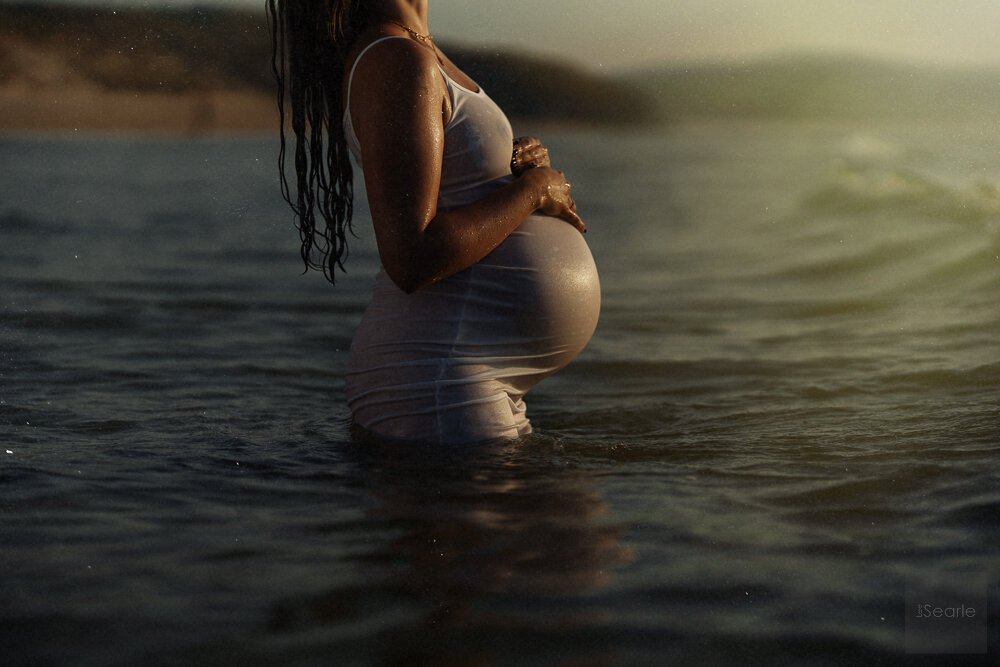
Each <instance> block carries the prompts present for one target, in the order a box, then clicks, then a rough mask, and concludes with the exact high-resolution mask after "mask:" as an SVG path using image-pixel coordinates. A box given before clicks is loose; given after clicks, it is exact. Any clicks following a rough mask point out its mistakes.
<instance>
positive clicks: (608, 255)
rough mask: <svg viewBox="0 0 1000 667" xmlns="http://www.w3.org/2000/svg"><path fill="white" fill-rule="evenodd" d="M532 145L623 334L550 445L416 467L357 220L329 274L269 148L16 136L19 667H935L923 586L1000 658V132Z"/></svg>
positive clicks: (420, 459) (563, 387)
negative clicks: (355, 402)
mask: <svg viewBox="0 0 1000 667" xmlns="http://www.w3.org/2000/svg"><path fill="white" fill-rule="evenodd" d="M516 129H518V130H519V133H527V132H530V131H532V129H533V128H516ZM538 133H539V134H541V136H542V137H543V139H544V140H546V142H547V143H548V144H549V146H550V148H551V150H552V154H553V156H554V161H555V163H556V165H557V166H560V167H561V168H563V169H565V170H566V172H567V173H568V175H569V177H570V179H571V180H572V181H573V183H574V195H575V196H576V198H577V201H578V204H579V208H580V211H581V214H582V215H583V217H584V219H585V220H586V222H587V223H588V226H589V228H590V232H589V233H588V235H587V240H588V242H589V243H590V244H591V247H592V249H593V252H594V255H595V258H596V261H597V264H598V267H599V270H600V272H601V279H602V286H603V310H602V318H601V322H600V325H599V327H598V330H597V332H596V334H595V337H594V339H593V341H592V342H591V344H590V346H589V347H588V348H587V350H586V351H585V352H584V353H583V354H582V355H581V356H580V357H579V358H578V359H577V360H576V361H575V362H574V363H573V364H572V365H571V366H570V367H568V368H567V369H565V370H564V371H563V372H562V373H560V374H559V375H557V376H555V377H553V378H550V379H549V380H547V381H546V382H544V383H542V384H541V385H540V386H539V387H538V388H537V389H536V390H535V391H534V392H533V393H532V394H530V395H529V397H528V408H529V416H530V417H531V419H532V421H533V423H534V424H535V426H536V429H537V433H536V434H535V435H533V436H532V437H530V438H528V439H526V440H524V441H521V442H516V443H511V444H509V445H504V446H497V447H490V448H476V449H469V448H458V449H455V450H433V449H423V448H414V449H412V450H405V451H403V450H398V449H387V450H383V449H380V448H374V447H363V446H360V445H358V444H356V443H352V442H351V440H350V437H349V434H348V425H347V412H346V409H345V405H344V398H343V368H344V360H345V354H346V349H347V348H348V346H349V343H350V339H351V335H352V332H353V329H354V326H355V325H356V323H357V322H358V320H359V318H360V316H361V313H362V310H363V308H364V306H365V303H366V300H367V295H368V290H369V287H370V284H371V280H372V277H373V275H374V271H375V267H376V262H377V257H376V255H375V252H374V248H373V243H372V238H371V233H370V230H369V228H368V226H367V225H366V224H365V216H366V212H365V208H364V205H363V203H362V204H361V206H359V209H360V210H359V215H358V225H357V227H358V234H359V237H360V238H359V239H357V240H356V241H355V242H354V244H353V246H352V255H351V258H350V260H349V269H350V273H349V274H347V275H346V276H344V277H343V278H342V279H341V280H340V282H339V283H338V285H337V286H336V287H330V286H329V285H328V284H326V283H325V282H324V281H323V280H322V279H321V278H320V277H319V276H317V275H315V274H313V275H307V276H302V275H299V272H300V265H299V264H298V258H297V241H296V234H295V231H294V229H293V227H292V225H291V218H290V213H289V212H288V211H287V209H286V208H284V204H283V202H281V200H280V198H279V196H278V192H277V190H276V181H275V172H274V169H275V167H274V162H275V148H276V146H275V141H274V139H273V138H271V137H236V138H233V137H229V138H196V139H178V138H156V137H141V136H117V137H108V136H82V137H76V136H51V137H41V136H8V137H6V138H3V139H0V153H2V155H3V156H4V159H3V161H2V162H0V285H2V287H0V294H2V299H0V435H2V440H3V443H2V446H0V521H2V524H0V540H2V544H0V653H2V654H3V655H4V656H6V657H5V660H4V662H5V664H8V665H29V664H30V665H40V664H52V665H68V664H72V665H131V664H156V665H160V664H163V665H170V664H205V665H215V664H234V665H235V664H239V665H254V664H260V665H272V664H288V665H314V664H315V665H320V664H322V665H330V664H336V665H355V664H357V665H366V664H371V665H393V664H399V665H416V664H448V665H466V664H469V665H579V664H585V665H619V664H621V665H634V664H650V665H653V664H656V665H661V664H742V665H756V664H759V665H770V664H799V665H827V664H830V665H832V664H846V663H851V664H885V665H892V664H910V663H912V662H914V661H916V660H919V659H920V657H921V656H918V655H916V654H913V653H907V648H908V644H907V641H908V640H912V639H913V636H912V635H913V633H912V632H911V633H910V634H908V633H907V631H906V629H905V622H904V613H905V610H906V603H907V594H908V593H911V592H912V591H920V590H924V589H930V588H935V589H939V590H945V591H946V592H947V594H948V595H951V596H953V597H955V598H956V599H961V600H970V601H972V600H974V601H979V600H988V604H989V606H988V611H987V610H982V614H981V617H982V616H984V615H985V617H986V618H985V620H986V621H987V625H988V628H989V632H988V635H987V633H986V632H985V631H984V632H983V636H984V637H987V638H986V639H984V640H983V641H986V642H988V645H986V644H984V645H983V646H982V648H984V649H985V648H988V653H986V654H983V655H951V656H945V657H944V658H945V659H947V660H950V662H948V663H947V664H956V660H958V659H962V660H972V661H979V662H981V663H982V664H987V662H988V661H989V660H991V659H992V660H996V658H997V655H1000V638H998V633H1000V624H998V617H1000V613H998V609H1000V559H998V558H997V553H998V548H1000V531H998V528H1000V472H998V470H1000V467H998V464H1000V400H998V399H1000V336H998V332H1000V298H998V297H1000V132H998V131H997V127H996V125H995V124H992V125H974V124H966V125H962V124H954V125H946V124H938V125H933V126H930V125H928V126H922V125H894V124H889V123H886V124H860V123H854V124H851V123H835V122H826V123H823V122H810V123H805V122H803V123H795V124H793V123H755V122H749V121H748V122H739V123H736V122H734V123H721V122H720V123H703V124H696V123H691V124H682V125H677V126H674V127H671V128H667V129H666V130H657V131H642V132H638V131H637V132H596V131H570V130H561V131H549V132H544V129H540V130H538ZM977 604H981V603H977ZM942 632H943V633H944V634H947V633H946V632H945V631H942ZM932 639H933V638H932ZM932 643H933V642H932ZM910 648H911V650H912V648H913V647H912V646H910ZM951 650H952V651H954V649H951ZM939 657H940V656H939ZM920 664H923V663H920ZM932 664H945V663H932Z"/></svg>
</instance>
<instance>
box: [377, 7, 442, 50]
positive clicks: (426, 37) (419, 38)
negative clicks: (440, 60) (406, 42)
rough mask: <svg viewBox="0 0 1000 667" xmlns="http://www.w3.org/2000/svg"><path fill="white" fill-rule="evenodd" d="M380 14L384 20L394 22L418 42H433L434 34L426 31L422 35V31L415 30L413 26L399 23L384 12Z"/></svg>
mask: <svg viewBox="0 0 1000 667" xmlns="http://www.w3.org/2000/svg"><path fill="white" fill-rule="evenodd" d="M382 16H384V17H385V20H386V21H388V22H389V23H394V24H396V25H398V26H399V27H400V28H402V29H403V30H405V31H406V32H408V33H410V37H412V38H413V39H415V40H417V41H419V42H423V43H424V44H431V45H433V44H434V35H432V34H430V33H427V34H426V35H424V34H422V33H419V32H417V31H416V30H414V29H413V28H409V27H407V26H406V25H404V24H402V23H400V22H399V21H397V20H396V19H393V18H389V17H388V16H385V15H384V14H383V15H382Z"/></svg>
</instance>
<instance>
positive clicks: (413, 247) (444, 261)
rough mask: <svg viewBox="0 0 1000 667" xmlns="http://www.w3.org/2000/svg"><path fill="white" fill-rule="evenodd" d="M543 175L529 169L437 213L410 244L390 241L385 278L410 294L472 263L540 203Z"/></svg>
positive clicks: (384, 260) (515, 227)
mask: <svg viewBox="0 0 1000 667" xmlns="http://www.w3.org/2000/svg"><path fill="white" fill-rule="evenodd" d="M545 177H546V175H545V174H542V173H541V172H539V173H532V172H527V173H525V174H524V175H522V176H520V177H519V178H517V179H515V180H514V181H512V182H510V183H508V184H506V185H504V186H503V187H500V188H498V189H496V190H494V191H493V192H491V193H490V194H489V195H487V196H486V197H484V198H482V199H479V200H477V201H475V202H472V203H470V204H466V205H464V206H460V207H457V208H453V209H448V210H444V211H438V212H437V213H436V214H435V215H434V217H433V218H432V219H431V220H430V221H429V222H428V223H427V225H426V226H425V227H424V228H423V230H422V231H421V232H420V233H418V234H416V235H414V236H413V237H411V238H410V239H409V240H408V242H403V243H391V244H390V245H392V246H394V250H395V251H394V252H393V251H388V250H389V249H388V248H385V249H382V248H380V253H381V254H382V257H383V265H384V266H385V269H386V272H387V273H388V274H389V277H390V278H391V279H392V281H393V282H394V283H396V285H397V286H398V287H399V288H400V289H402V290H403V291H404V292H407V293H411V292H414V291H416V290H418V289H420V288H421V287H424V286H426V285H429V284H432V283H435V282H437V281H439V280H441V279H443V278H447V277H448V276H450V275H453V274H455V273H458V272H459V271H461V270H463V269H466V268H468V267H470V266H472V265H473V264H475V263H476V262H478V261H479V260H481V259H482V258H483V257H485V256H486V255H488V254H489V253H490V252H492V251H493V249H494V248H496V247H497V246H498V245H500V243H502V242H503V241H504V239H506V238H507V237H508V236H509V235H510V234H511V232H513V231H514V230H515V229H517V227H518V226H519V225H520V224H521V223H522V222H524V220H525V219H526V218H527V217H528V216H529V215H531V214H532V213H534V212H535V211H536V210H538V209H539V208H540V207H541V206H542V205H543V203H544V199H545V196H544V193H545V191H546V189H547V185H546V183H545V182H544V179H545ZM386 251H388V252H386Z"/></svg>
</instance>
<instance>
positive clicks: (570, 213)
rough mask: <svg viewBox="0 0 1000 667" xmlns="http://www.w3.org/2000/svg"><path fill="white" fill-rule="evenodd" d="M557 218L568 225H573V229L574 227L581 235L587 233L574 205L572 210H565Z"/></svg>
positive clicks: (585, 226)
mask: <svg viewBox="0 0 1000 667" xmlns="http://www.w3.org/2000/svg"><path fill="white" fill-rule="evenodd" d="M559 217H560V218H562V219H563V220H565V221H566V222H568V223H569V224H571V225H573V226H574V227H576V229H577V231H579V232H580V233H581V234H586V233H587V225H585V224H583V220H581V219H580V216H579V215H577V214H576V205H575V204H574V205H573V207H572V209H566V211H565V212H564V213H563V214H562V215H561V216H559Z"/></svg>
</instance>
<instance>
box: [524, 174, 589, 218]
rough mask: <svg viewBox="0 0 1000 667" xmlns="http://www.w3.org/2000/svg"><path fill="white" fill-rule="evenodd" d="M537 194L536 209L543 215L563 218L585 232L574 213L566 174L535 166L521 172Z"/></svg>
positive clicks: (573, 204)
mask: <svg viewBox="0 0 1000 667" xmlns="http://www.w3.org/2000/svg"><path fill="white" fill-rule="evenodd" d="M520 178H522V179H525V180H528V181H529V182H530V185H531V187H532V189H533V191H534V192H536V193H537V196H538V209H537V210H539V211H541V212H542V213H544V214H545V215H551V216H553V217H555V218H559V219H560V220H564V221H566V222H568V223H569V224H571V225H573V226H574V227H576V228H577V230H578V231H579V232H580V233H581V234H586V233H587V226H586V225H585V224H583V220H581V219H580V216H579V215H577V213H576V202H574V201H573V198H572V197H571V196H570V190H572V189H573V186H572V184H570V182H569V181H567V180H566V175H565V174H564V173H562V172H561V171H558V170H557V169H552V168H551V167H548V166H545V167H535V168H533V169H529V170H527V171H525V172H523V173H522V175H521V177H520Z"/></svg>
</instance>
